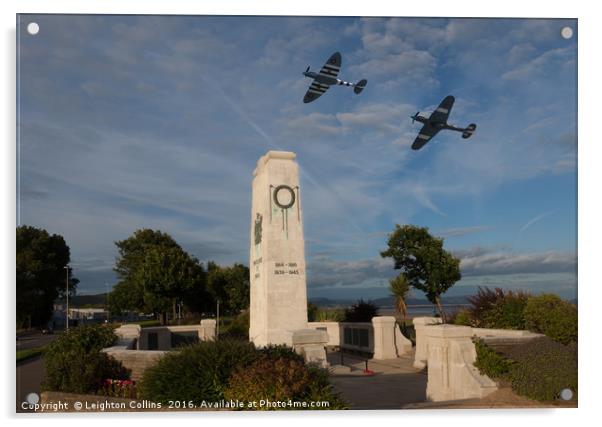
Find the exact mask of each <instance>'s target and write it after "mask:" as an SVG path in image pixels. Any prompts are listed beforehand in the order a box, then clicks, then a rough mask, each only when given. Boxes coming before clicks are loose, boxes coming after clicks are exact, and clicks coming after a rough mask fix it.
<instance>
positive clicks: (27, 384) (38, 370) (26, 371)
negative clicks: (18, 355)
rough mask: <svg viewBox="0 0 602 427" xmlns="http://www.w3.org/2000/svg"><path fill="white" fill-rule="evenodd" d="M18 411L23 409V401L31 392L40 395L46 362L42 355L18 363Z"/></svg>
mask: <svg viewBox="0 0 602 427" xmlns="http://www.w3.org/2000/svg"><path fill="white" fill-rule="evenodd" d="M16 378H17V402H16V403H17V412H28V411H23V410H21V403H22V402H24V401H25V400H26V397H27V395H28V394H29V393H37V394H38V396H39V395H40V388H41V383H42V378H44V363H43V362H42V358H41V357H35V358H33V359H28V360H26V361H24V362H21V363H18V364H17V375H16Z"/></svg>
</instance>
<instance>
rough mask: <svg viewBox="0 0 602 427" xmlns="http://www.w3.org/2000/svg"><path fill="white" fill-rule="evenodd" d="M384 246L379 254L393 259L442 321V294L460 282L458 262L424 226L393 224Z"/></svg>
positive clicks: (396, 267)
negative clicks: (384, 248)
mask: <svg viewBox="0 0 602 427" xmlns="http://www.w3.org/2000/svg"><path fill="white" fill-rule="evenodd" d="M387 244H388V246H389V248H388V249H387V250H385V251H382V252H381V253H380V255H381V256H382V257H384V258H387V257H390V258H393V261H394V263H395V264H394V268H395V269H397V270H401V271H402V273H403V274H404V276H405V277H406V278H407V280H408V282H409V284H410V285H411V286H412V287H414V288H416V289H419V290H421V291H423V292H424V293H425V295H426V297H427V299H428V300H429V301H430V302H431V303H433V304H435V305H436V306H437V308H438V310H439V313H440V315H441V318H442V319H443V320H445V313H444V311H443V308H442V307H441V295H442V294H444V293H445V292H446V291H447V290H448V289H449V288H451V287H452V286H453V285H454V284H455V283H456V282H457V281H458V280H460V279H461V277H462V275H461V273H460V260H459V259H458V258H456V257H454V256H453V255H452V254H451V253H450V252H448V251H446V250H445V249H443V239H439V238H436V237H433V236H431V234H430V233H429V231H428V228H426V227H417V226H414V225H404V226H403V227H402V226H400V225H396V226H395V230H394V231H393V233H391V234H390V235H389V240H388V242H387Z"/></svg>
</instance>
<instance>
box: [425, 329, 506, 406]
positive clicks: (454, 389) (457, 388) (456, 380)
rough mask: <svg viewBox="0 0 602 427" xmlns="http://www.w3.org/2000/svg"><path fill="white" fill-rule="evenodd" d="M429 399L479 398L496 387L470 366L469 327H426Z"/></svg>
mask: <svg viewBox="0 0 602 427" xmlns="http://www.w3.org/2000/svg"><path fill="white" fill-rule="evenodd" d="M425 332H426V339H427V342H428V346H427V359H428V382H427V388H426V397H427V399H428V400H430V401H444V400H458V399H471V398H482V397H485V396H486V395H488V394H490V393H492V392H494V391H495V390H497V385H496V383H495V382H493V381H492V380H491V379H489V378H488V377H487V376H484V375H481V374H480V373H479V372H478V370H477V369H476V368H475V367H474V362H475V360H476V350H475V346H474V343H473V342H472V339H471V337H472V328H470V327H469V326H457V325H436V326H429V327H428V328H426V331H425Z"/></svg>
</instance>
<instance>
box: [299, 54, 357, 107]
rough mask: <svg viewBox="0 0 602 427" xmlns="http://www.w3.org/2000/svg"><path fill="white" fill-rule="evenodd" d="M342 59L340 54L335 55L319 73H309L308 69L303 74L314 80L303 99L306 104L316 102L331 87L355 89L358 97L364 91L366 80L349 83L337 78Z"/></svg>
mask: <svg viewBox="0 0 602 427" xmlns="http://www.w3.org/2000/svg"><path fill="white" fill-rule="evenodd" d="M341 59H342V58H341V54H340V53H339V52H335V53H333V54H332V55H331V56H330V58H328V61H326V64H324V66H323V67H322V68H321V69H320V71H319V72H318V73H316V72H315V71H309V67H307V70H305V71H304V72H303V75H304V76H305V77H309V78H310V79H313V81H312V82H311V85H310V86H309V89H308V90H307V92H306V93H305V96H304V97H303V102H304V103H306V104H307V103H308V102H312V101H315V100H316V99H318V98H319V97H320V96H321V95H322V94H323V93H324V92H326V91H327V90H328V88H330V86H335V85H340V86H350V87H353V91H354V92H355V93H356V94H357V95H359V94H360V93H361V92H362V90H364V88H365V87H366V83H368V81H367V80H366V79H362V80H360V81H359V82H357V83H349V82H346V81H344V80H341V79H338V78H337V75H338V74H339V70H340V69H341Z"/></svg>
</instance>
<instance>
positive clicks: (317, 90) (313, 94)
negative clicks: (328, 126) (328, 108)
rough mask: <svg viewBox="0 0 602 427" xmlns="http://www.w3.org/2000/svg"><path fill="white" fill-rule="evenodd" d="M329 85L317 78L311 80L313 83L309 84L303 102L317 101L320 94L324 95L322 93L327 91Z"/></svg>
mask: <svg viewBox="0 0 602 427" xmlns="http://www.w3.org/2000/svg"><path fill="white" fill-rule="evenodd" d="M329 87H330V86H328V85H325V84H322V83H319V82H317V81H316V80H314V81H313V82H311V85H310V86H309V89H307V92H305V96H304V97H303V102H304V103H306V104H307V103H308V102H312V101H315V100H316V99H318V98H319V97H320V96H322V94H323V93H324V92H326V91H327V90H328V88H329Z"/></svg>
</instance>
